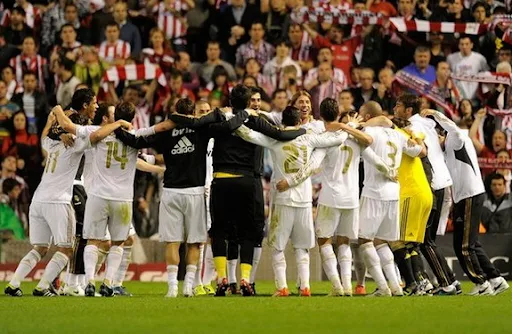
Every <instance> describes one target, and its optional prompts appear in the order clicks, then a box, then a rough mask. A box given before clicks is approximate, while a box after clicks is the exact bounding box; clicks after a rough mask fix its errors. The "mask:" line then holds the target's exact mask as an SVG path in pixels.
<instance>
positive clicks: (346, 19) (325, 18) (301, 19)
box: [290, 6, 383, 25]
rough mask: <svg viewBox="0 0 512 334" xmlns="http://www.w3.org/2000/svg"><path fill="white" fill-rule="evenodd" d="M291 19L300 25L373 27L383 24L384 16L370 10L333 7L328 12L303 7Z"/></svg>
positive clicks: (319, 8)
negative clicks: (372, 25)
mask: <svg viewBox="0 0 512 334" xmlns="http://www.w3.org/2000/svg"><path fill="white" fill-rule="evenodd" d="M290 17H291V19H292V20H293V21H294V22H296V23H298V24H303V23H306V22H310V23H322V22H326V23H331V24H357V25H371V24H381V23H382V17H383V16H382V15H381V14H376V13H373V12H370V11H368V10H364V11H358V10H357V11H356V10H353V9H349V10H346V9H343V7H341V6H338V7H333V6H331V8H329V9H327V10H326V9H325V8H323V7H301V8H300V9H298V10H296V11H292V12H291V14H290Z"/></svg>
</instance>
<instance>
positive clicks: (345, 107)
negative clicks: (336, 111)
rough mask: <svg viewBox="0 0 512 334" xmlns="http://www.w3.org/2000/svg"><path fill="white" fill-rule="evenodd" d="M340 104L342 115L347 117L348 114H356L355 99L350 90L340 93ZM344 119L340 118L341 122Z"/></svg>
mask: <svg viewBox="0 0 512 334" xmlns="http://www.w3.org/2000/svg"><path fill="white" fill-rule="evenodd" d="M338 103H339V106H340V114H342V115H346V114H347V113H355V112H356V107H354V97H353V96H352V92H351V91H350V90H349V89H344V90H342V91H341V92H340V95H339V98H338ZM342 118H343V117H340V118H339V119H340V121H341V119H342Z"/></svg>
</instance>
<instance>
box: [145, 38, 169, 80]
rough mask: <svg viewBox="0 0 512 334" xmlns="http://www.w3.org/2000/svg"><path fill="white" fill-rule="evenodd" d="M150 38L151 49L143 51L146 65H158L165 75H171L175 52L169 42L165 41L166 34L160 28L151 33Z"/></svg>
mask: <svg viewBox="0 0 512 334" xmlns="http://www.w3.org/2000/svg"><path fill="white" fill-rule="evenodd" d="M149 38H150V41H149V46H150V47H149V48H145V49H142V57H143V59H144V63H146V64H147V63H150V64H155V65H158V66H160V68H161V69H162V71H164V73H169V72H170V71H171V68H172V67H173V66H174V58H173V57H174V52H173V51H172V49H171V46H170V44H169V41H167V40H166V39H165V34H164V32H163V31H162V30H160V29H158V28H153V29H151V31H150V32H149Z"/></svg>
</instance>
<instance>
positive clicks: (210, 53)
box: [197, 41, 236, 85]
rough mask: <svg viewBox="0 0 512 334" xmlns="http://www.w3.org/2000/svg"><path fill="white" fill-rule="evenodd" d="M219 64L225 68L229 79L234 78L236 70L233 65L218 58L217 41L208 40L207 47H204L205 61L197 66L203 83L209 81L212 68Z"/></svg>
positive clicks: (232, 79)
mask: <svg viewBox="0 0 512 334" xmlns="http://www.w3.org/2000/svg"><path fill="white" fill-rule="evenodd" d="M219 65H220V66H222V67H224V69H225V70H226V72H227V74H228V79H229V81H235V80H236V72H235V69H234V68H233V65H231V64H230V63H228V62H226V61H224V60H222V59H220V44H219V42H217V41H209V42H208V47H207V48H206V61H205V62H204V63H202V64H201V65H200V66H199V68H198V71H197V72H198V75H199V76H200V78H201V79H202V81H203V82H204V84H205V85H208V84H209V83H210V82H211V80H212V74H213V70H214V69H215V68H216V67H217V66H219Z"/></svg>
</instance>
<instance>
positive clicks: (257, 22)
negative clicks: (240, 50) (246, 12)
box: [250, 20, 265, 30]
mask: <svg viewBox="0 0 512 334" xmlns="http://www.w3.org/2000/svg"><path fill="white" fill-rule="evenodd" d="M257 24H259V25H261V27H262V28H263V30H265V25H264V24H263V22H261V21H259V20H256V21H253V22H252V23H251V28H250V29H252V27H253V26H255V25H257Z"/></svg>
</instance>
